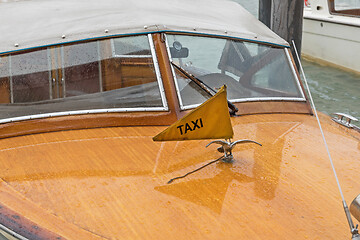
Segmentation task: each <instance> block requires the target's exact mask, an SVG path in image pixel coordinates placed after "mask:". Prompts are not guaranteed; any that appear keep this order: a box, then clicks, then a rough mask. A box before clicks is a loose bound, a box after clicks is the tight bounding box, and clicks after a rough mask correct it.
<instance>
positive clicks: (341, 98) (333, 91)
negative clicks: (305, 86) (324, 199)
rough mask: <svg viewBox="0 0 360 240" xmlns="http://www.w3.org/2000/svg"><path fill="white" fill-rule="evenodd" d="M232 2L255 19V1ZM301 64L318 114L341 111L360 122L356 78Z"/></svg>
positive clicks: (358, 78)
mask: <svg viewBox="0 0 360 240" xmlns="http://www.w3.org/2000/svg"><path fill="white" fill-rule="evenodd" d="M233 1H235V2H238V3H240V4H241V5H242V6H243V7H244V8H246V9H247V10H248V11H249V12H250V13H252V14H253V15H254V16H256V17H258V9H259V1H258V0H255V1H248V0H233ZM334 47H337V46H334ZM302 64H303V67H304V71H305V75H306V77H307V80H308V83H309V87H310V90H311V93H312V96H313V98H314V102H315V105H316V108H317V110H318V111H321V112H324V113H326V114H328V115H332V113H335V112H343V113H347V114H350V115H352V116H354V117H356V118H358V119H359V120H360V75H358V74H355V73H352V72H347V71H344V70H341V69H337V68H333V67H329V66H322V65H320V64H317V63H315V62H310V61H306V60H302ZM357 125H359V126H360V123H358V124H357Z"/></svg>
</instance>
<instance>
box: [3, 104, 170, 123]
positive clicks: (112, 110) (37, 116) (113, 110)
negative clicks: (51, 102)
mask: <svg viewBox="0 0 360 240" xmlns="http://www.w3.org/2000/svg"><path fill="white" fill-rule="evenodd" d="M166 110H167V109H166V108H163V107H153V108H108V109H92V110H78V111H67V112H54V113H44V114H34V115H28V116H21V117H13V118H5V119H1V120H0V124H3V123H11V122H18V121H25V120H33V119H40V118H49V117H61V116H73V115H82V114H96V113H122V112H157V111H166Z"/></svg>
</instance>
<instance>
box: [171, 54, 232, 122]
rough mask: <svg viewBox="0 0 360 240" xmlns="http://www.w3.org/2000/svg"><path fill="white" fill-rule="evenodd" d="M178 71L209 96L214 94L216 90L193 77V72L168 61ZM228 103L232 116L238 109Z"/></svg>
mask: <svg viewBox="0 0 360 240" xmlns="http://www.w3.org/2000/svg"><path fill="white" fill-rule="evenodd" d="M170 63H171V64H172V65H173V66H174V67H175V68H176V69H177V70H178V71H179V72H181V73H182V74H184V75H185V76H186V77H187V78H188V79H190V80H191V81H193V82H194V83H195V84H196V85H197V86H198V87H200V88H201V89H202V90H203V91H204V92H205V93H206V94H208V95H209V97H212V96H214V95H215V94H216V91H215V90H214V89H212V88H211V87H210V86H208V85H207V84H206V83H204V82H203V81H201V80H200V79H199V78H197V77H195V76H194V75H193V74H191V73H188V72H187V71H186V70H185V69H183V68H182V67H180V66H179V65H177V64H176V63H174V62H172V61H171V62H170ZM227 103H228V107H229V108H230V111H229V112H230V115H231V116H234V115H235V113H236V112H238V111H239V109H238V108H237V107H235V105H234V104H232V103H231V102H230V101H229V100H228V101H227Z"/></svg>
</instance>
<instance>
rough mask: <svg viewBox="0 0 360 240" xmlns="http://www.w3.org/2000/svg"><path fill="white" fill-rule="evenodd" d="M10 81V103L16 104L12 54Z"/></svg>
mask: <svg viewBox="0 0 360 240" xmlns="http://www.w3.org/2000/svg"><path fill="white" fill-rule="evenodd" d="M9 81H10V103H14V86H13V78H12V63H11V54H9Z"/></svg>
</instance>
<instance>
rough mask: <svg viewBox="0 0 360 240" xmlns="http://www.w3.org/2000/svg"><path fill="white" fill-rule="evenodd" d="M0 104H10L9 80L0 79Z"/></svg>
mask: <svg viewBox="0 0 360 240" xmlns="http://www.w3.org/2000/svg"><path fill="white" fill-rule="evenodd" d="M0 103H10V83H9V78H0Z"/></svg>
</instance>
